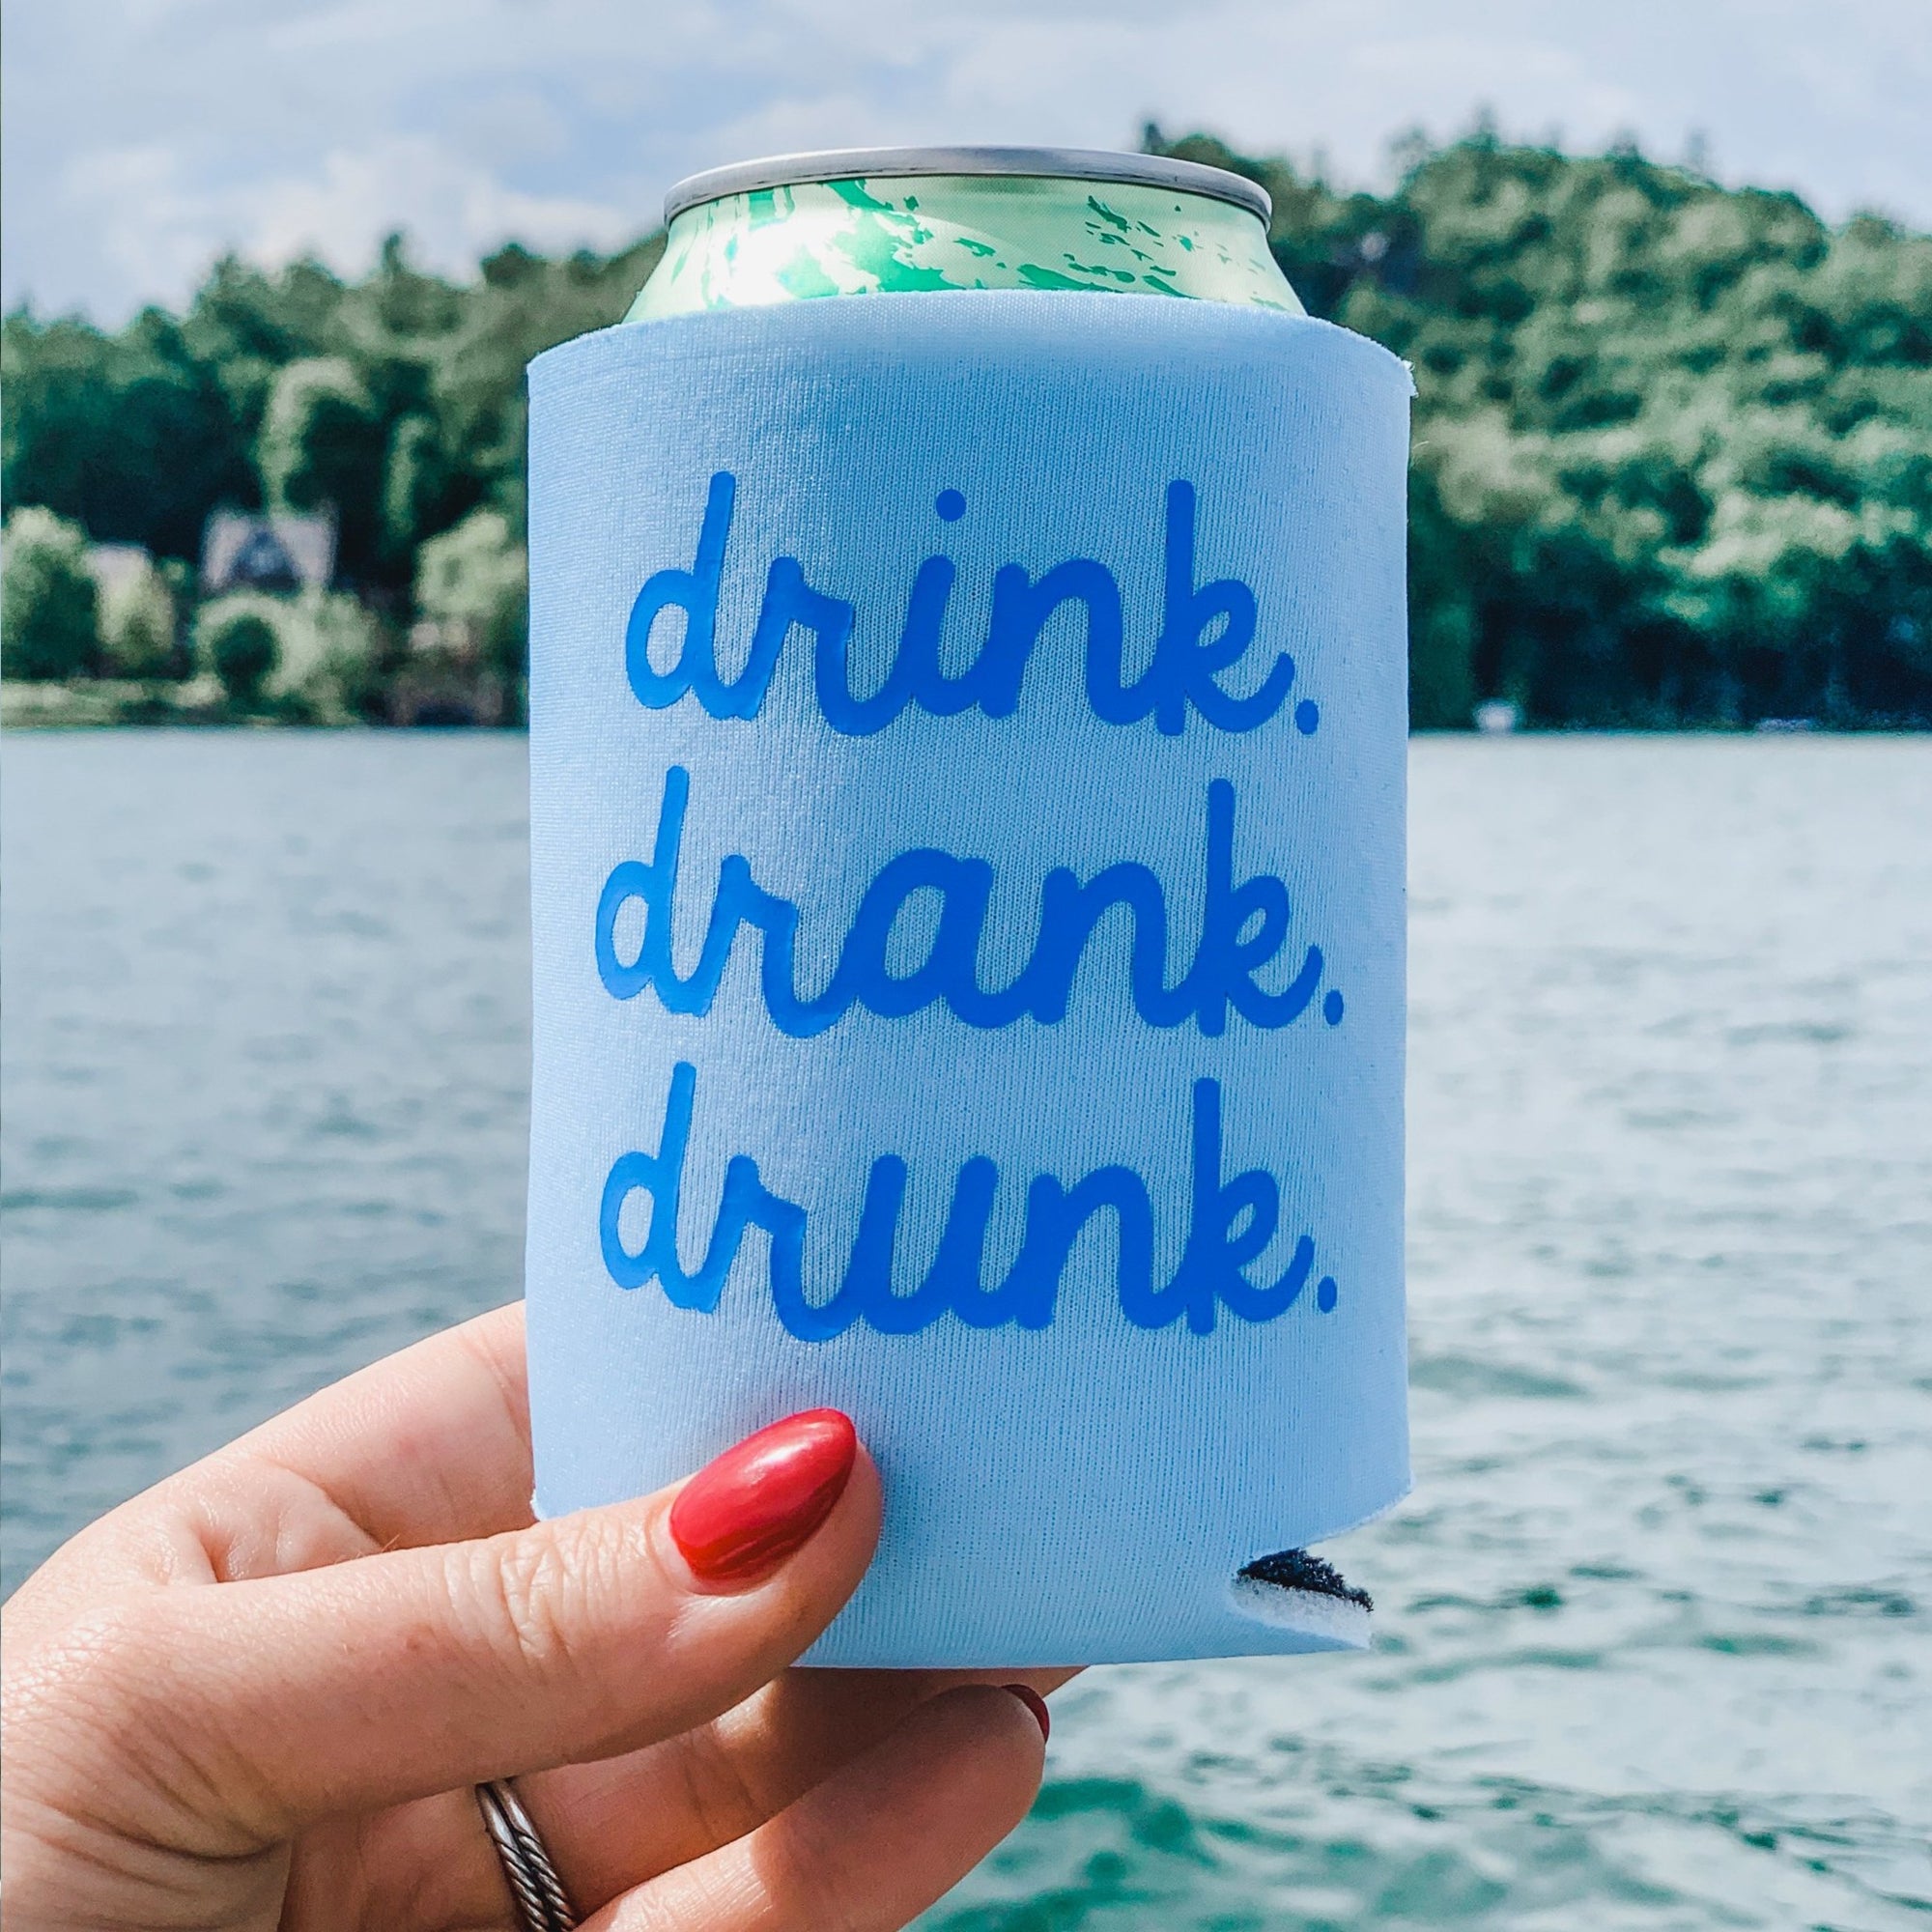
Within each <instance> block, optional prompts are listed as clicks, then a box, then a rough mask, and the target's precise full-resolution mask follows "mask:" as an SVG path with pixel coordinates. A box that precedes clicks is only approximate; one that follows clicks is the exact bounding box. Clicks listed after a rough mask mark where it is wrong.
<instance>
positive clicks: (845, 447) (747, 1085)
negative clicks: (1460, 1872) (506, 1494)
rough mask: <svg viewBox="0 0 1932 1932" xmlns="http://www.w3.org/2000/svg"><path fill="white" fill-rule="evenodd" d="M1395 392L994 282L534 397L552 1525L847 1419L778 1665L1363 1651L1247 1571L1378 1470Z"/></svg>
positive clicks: (1180, 322) (1397, 1312)
mask: <svg viewBox="0 0 1932 1932" xmlns="http://www.w3.org/2000/svg"><path fill="white" fill-rule="evenodd" d="M1409 394H1410V384H1409V381H1408V377H1407V373H1406V370H1405V369H1404V367H1403V365H1402V364H1401V363H1400V362H1399V361H1398V360H1397V359H1396V358H1395V357H1394V356H1392V355H1388V354H1387V353H1386V352H1385V351H1383V350H1381V349H1379V348H1378V347H1377V346H1376V345H1374V344H1373V343H1370V342H1368V341H1366V340H1364V339H1363V338H1361V337H1359V336H1356V335H1352V334H1350V333H1349V332H1348V331H1346V330H1343V329H1340V328H1336V327H1330V326H1328V325H1326V324H1323V323H1319V322H1312V321H1309V320H1307V319H1305V318H1298V317H1289V316H1284V315H1281V314H1277V313H1273V312H1270V311H1267V310H1264V309H1259V308H1238V307H1233V306H1223V305H1219V304H1215V303H1209V302H1189V301H1176V300H1168V299H1163V298H1158V297H1136V296H1121V297H1104V296H1079V297H1069V296H1065V295H1052V294H1039V295H1035V294H1031V293H1026V292H1013V291H998V292H956V293H943V294H932V295H926V296H921V297H917V298H913V297H897V296H888V297H850V298H826V299H821V300H817V301H811V302H801V303H796V304H791V305H787V306H781V307H773V308H760V309H740V310H733V311H729V312H725V313H719V314H713V315H691V316H680V317H675V318H671V319H668V320H665V321H660V322H654V323H649V324H644V325H641V326H635V327H624V328H616V329H610V330H606V331H604V332H602V333H600V334H595V335H590V336H585V337H582V338H580V339H579V340H577V341H574V342H571V343H568V344H566V345H564V346H563V347H562V348H559V349H556V350H553V351H552V352H550V353H549V354H548V355H543V356H540V357H539V358H538V359H537V360H536V361H535V362H534V363H533V364H532V365H531V371H530V412H531V413H530V569H531V726H530V783H531V839H532V845H531V863H532V904H533V920H534V947H535V1076H534V1092H533V1109H532V1129H531V1162H530V1172H531V1179H530V1213H529V1255H528V1276H527V1293H528V1313H529V1337H530V1395H531V1421H532V1429H533V1433H534V1438H535V1450H536V1475H537V1507H538V1509H539V1511H540V1512H541V1513H543V1514H547V1515H548V1514H556V1513H559V1512H562V1511H566V1510H572V1509H577V1508H580V1507H583V1506H585V1505H589V1504H595V1503H602V1502H608V1501H611V1500H614V1499H616V1498H619V1497H624V1496H629V1495H634V1494H638V1493H640V1492H646V1491H649V1490H652V1489H655V1488H657V1487H658V1486H660V1485H662V1484H664V1483H667V1482H668V1481H671V1480H673V1479H675V1478H676V1477H678V1476H681V1475H683V1474H685V1473H687V1472H689V1471H690V1470H692V1469H694V1468H696V1467H697V1466H698V1465H699V1464H701V1463H704V1462H705V1461H706V1460H707V1459H709V1458H710V1457H711V1456H713V1455H715V1454H716V1453H718V1452H719V1451H720V1450H722V1449H724V1448H725V1447H726V1446H728V1445H729V1444H730V1443H731V1442H733V1441H735V1440H736V1439H738V1438H739V1437H740V1436H742V1435H746V1434H748V1433H749V1432H750V1431H752V1430H753V1429H755V1428H758V1427H760V1426H762V1425H763V1424H766V1423H769V1422H772V1421H774V1420H776V1419H778V1418H779V1417H781V1416H783V1415H786V1414H789V1413H791V1412H792V1411H794V1410H797V1409H801V1408H807V1407H813V1406H821V1405H824V1406H837V1407H839V1408H843V1409H844V1410H846V1411H847V1412H848V1413H849V1414H850V1415H851V1416H852V1417H853V1419H854V1420H855V1421H856V1423H857V1424H858V1426H859V1429H860V1432H861V1434H862V1435H863V1436H864V1439H865V1440H866V1442H867V1445H868V1447H869V1448H870V1450H871V1452H872V1454H873V1455H874V1457H875V1458H876V1459H877V1461H878V1463H879V1466H880V1470H881V1473H882V1475H883V1478H884V1482H885V1493H886V1520H885V1528H884V1532H883V1535H882V1539H881V1543H880V1547H879V1551H878V1555H877V1557H876V1559H875V1560H874V1563H873V1565H872V1568H871V1569H870V1571H869V1572H868V1573H867V1577H866V1579H865V1581H864V1582H863V1583H862V1585H861V1586H860V1589H859V1591H858V1593H857V1595H856V1596H855V1597H854V1598H853V1600H852V1602H851V1604H850V1605H848V1606H847V1607H846V1609H845V1610H844V1611H843V1612H842V1613H841V1614H840V1615H839V1617H838V1619H837V1621H836V1622H835V1623H834V1624H833V1625H832V1627H831V1628H830V1630H829V1631H828V1632H827V1633H826V1634H825V1635H824V1636H823V1637H822V1638H821V1639H820V1640H819V1642H818V1644H817V1645H816V1646H815V1647H814V1648H813V1649H812V1651H811V1652H810V1653H809V1654H808V1658H807V1661H808V1662H818V1663H836V1664H874V1665H961V1666H964V1665H979V1666H996V1665H1019V1664H1045V1663H1061V1662H1065V1663H1072V1662H1109V1661H1122V1660H1130V1659H1153V1658H1179V1657H1199V1656H1218V1655H1230V1654H1245V1653H1257V1652H1274V1651H1294V1650H1308V1649H1321V1648H1332V1647H1337V1646H1339V1645H1344V1644H1348V1643H1351V1642H1359V1641H1361V1640H1362V1627H1361V1625H1360V1623H1359V1622H1358V1621H1351V1620H1350V1617H1349V1616H1347V1615H1345V1614H1342V1610H1343V1609H1345V1608H1349V1607H1351V1606H1346V1605H1340V1604H1339V1600H1331V1602H1330V1603H1329V1604H1327V1605H1324V1604H1323V1602H1322V1601H1321V1600H1320V1599H1319V1598H1314V1597H1310V1596H1309V1595H1307V1594H1306V1593H1305V1592H1302V1591H1277V1590H1275V1589H1273V1588H1272V1586H1270V1585H1267V1584H1263V1583H1258V1582H1256V1581H1255V1580H1254V1579H1253V1578H1243V1577H1241V1576H1240V1573H1241V1572H1242V1571H1243V1569H1245V1568H1246V1567H1247V1566H1248V1565H1250V1564H1251V1563H1252V1562H1254V1560H1255V1559H1256V1558H1258V1557H1262V1556H1264V1555H1266V1554H1267V1553H1268V1552H1272V1551H1280V1550H1284V1549H1290V1548H1295V1549H1298V1548H1302V1547H1304V1546H1306V1545H1307V1544H1309V1543H1311V1542H1314V1541H1316V1540H1318V1539H1321V1538H1326V1537H1330V1536H1333V1535H1335V1534H1337V1533H1338V1532H1340V1531H1342V1530H1345V1529H1347V1528H1349V1527H1350V1526H1351V1525H1353V1524H1356V1523H1359V1522H1361V1521H1363V1520H1366V1519H1367V1518H1369V1517H1372V1516H1374V1515H1376V1514H1378V1512H1380V1511H1381V1510H1383V1509H1385V1508H1387V1507H1388V1506H1389V1505H1390V1504H1391V1503H1392V1502H1394V1501H1395V1500H1396V1499H1397V1497H1399V1496H1400V1495H1401V1494H1402V1493H1403V1492H1404V1491H1405V1489H1406V1485H1407V1479H1408V1478H1407V1435H1406V1373H1405V1350H1404V1334H1403V1272H1402V1270H1403V1255H1402V1205H1403V1197H1402V1151H1403V1150H1402V1073H1403V1027H1404V785H1405V754H1406V649H1405V587H1404V531H1405V472H1406V457H1407V420H1408V417H1407V411H1408V397H1409ZM1331 1611H1332V1612H1333V1613H1332V1614H1331Z"/></svg>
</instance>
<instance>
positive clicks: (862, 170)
mask: <svg viewBox="0 0 1932 1932" xmlns="http://www.w3.org/2000/svg"><path fill="white" fill-rule="evenodd" d="M909 175H1027V176H1036V177H1040V178H1044V179H1047V180H1054V179H1059V180H1065V181H1093V182H1122V183H1125V184H1127V185H1130V186H1135V187H1166V188H1174V189H1177V190H1178V191H1179V192H1180V193H1182V194H1199V195H1206V196H1208V198H1209V199H1211V200H1214V201H1226V202H1232V203H1233V204H1234V205H1235V206H1236V208H1243V209H1246V210H1247V211H1248V213H1250V214H1254V215H1258V216H1259V217H1260V219H1261V223H1262V226H1263V227H1264V228H1265V227H1266V226H1267V224H1268V221H1269V218H1270V217H1271V216H1272V214H1273V213H1274V203H1273V202H1272V201H1271V200H1269V198H1268V192H1267V189H1266V188H1264V187H1263V186H1262V185H1261V184H1260V183H1259V182H1251V181H1249V180H1248V179H1247V177H1246V176H1245V175H1237V174H1231V173H1230V172H1229V171H1228V170H1227V169H1226V168H1210V167H1208V165H1207V164H1206V163H1205V162H1202V161H1182V160H1175V159H1171V158H1169V157H1168V156H1165V155H1125V154H1115V153H1112V152H1110V151H1109V150H1107V149H1104V148H825V149H821V150H818V151H815V152H813V153H810V154H801V155H767V156H762V157H761V158H759V159H757V160H751V161H733V162H731V163H730V164H729V165H728V166H725V167H722V168H706V169H705V170H704V171H703V173H701V174H695V175H687V176H686V177H685V178H684V180H682V181H681V182H679V183H677V184H676V185H675V186H673V187H672V188H671V190H670V192H669V193H668V194H667V195H666V196H665V204H664V218H665V225H666V226H667V227H668V226H669V225H670V224H671V223H672V222H673V221H675V220H676V219H677V217H678V216H679V215H680V214H682V213H685V212H686V211H687V210H688V209H693V208H696V207H699V206H700V205H701V204H703V203H704V202H707V201H718V200H720V199H722V198H723V197H724V196H725V195H727V194H751V193H755V192H756V191H757V190H758V189H760V188H770V187H792V186H796V185H800V184H802V183H806V182H829V181H863V180H866V179H867V178H880V177H883V178H893V177H905V176H909Z"/></svg>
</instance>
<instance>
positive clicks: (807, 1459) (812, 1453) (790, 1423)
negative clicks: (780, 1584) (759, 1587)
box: [670, 1408, 859, 1583]
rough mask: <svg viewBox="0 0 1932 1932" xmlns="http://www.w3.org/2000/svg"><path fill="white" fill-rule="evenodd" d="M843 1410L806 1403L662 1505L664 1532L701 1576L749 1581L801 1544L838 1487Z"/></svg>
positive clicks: (846, 1456)
mask: <svg viewBox="0 0 1932 1932" xmlns="http://www.w3.org/2000/svg"><path fill="white" fill-rule="evenodd" d="M858 1452H859V1437H858V1435H857V1432H856V1431H855V1430H854V1429H853V1427H852V1422H851V1418H850V1417H849V1416H845V1415H841V1414H840V1413H839V1412H838V1409H836V1408H809V1409H807V1410H806V1411H805V1412H804V1413H803V1414H801V1415H789V1416H787V1417H786V1418H785V1419H784V1420H783V1421H782V1422H775V1423H773V1424H772V1425H771V1427H770V1428H769V1429H761V1430H759V1431H758V1433H757V1434H756V1435H748V1436H746V1437H745V1439H744V1441H742V1442H740V1443H739V1444H738V1445H737V1447H736V1448H733V1449H727V1450H725V1453H724V1455H722V1456H720V1457H719V1458H718V1459H717V1461H716V1462H712V1463H706V1464H705V1465H704V1467H703V1468H701V1469H700V1470H698V1472H697V1474H696V1475H695V1476H694V1477H692V1479H691V1481H690V1482H688V1483H687V1484H685V1486H684V1488H683V1489H682V1490H680V1491H679V1492H678V1495H677V1500H676V1501H675V1502H674V1503H672V1504H671V1506H670V1533H671V1540H672V1541H673V1542H674V1543H675V1544H676V1545H677V1547H678V1549H679V1551H680V1553H681V1554H682V1555H683V1557H684V1560H685V1561H686V1562H687V1563H689V1564H690V1565H691V1568H692V1571H693V1574H694V1575H696V1577H698V1578H699V1580H700V1581H702V1582H706V1583H749V1582H751V1581H752V1580H753V1578H755V1577H761V1576H763V1575H764V1574H765V1573H766V1572H767V1571H769V1570H773V1569H776V1568H777V1567H778V1565H779V1564H780V1563H781V1562H783V1560H784V1559H785V1558H786V1557H787V1556H789V1555H791V1553H792V1552H793V1551H794V1550H796V1549H800V1548H803V1547H804V1546H805V1545H806V1544H807V1543H809V1542H810V1540H811V1537H812V1534H813V1532H814V1531H815V1530H817V1528H818V1526H819V1525H820V1524H821V1523H822V1522H823V1521H824V1520H825V1519H826V1518H827V1517H829V1516H830V1515H831V1514H832V1510H833V1506H834V1505H835V1504H836V1503H837V1502H838V1498H839V1497H840V1496H841V1495H843V1494H844V1493H845V1485H846V1482H847V1481H848V1480H849V1479H850V1477H851V1474H852V1463H853V1459H854V1458H855V1457H856V1456H857V1454H858Z"/></svg>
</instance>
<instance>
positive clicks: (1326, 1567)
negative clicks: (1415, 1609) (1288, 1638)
mask: <svg viewBox="0 0 1932 1932" xmlns="http://www.w3.org/2000/svg"><path fill="white" fill-rule="evenodd" d="M1230 1595H1231V1597H1232V1599H1233V1601H1234V1605H1235V1607H1236V1609H1237V1610H1238V1611H1239V1612H1240V1613H1241V1614H1242V1615H1243V1616H1246V1617H1252V1618H1254V1619H1255V1621H1256V1622H1257V1623H1264V1624H1269V1625H1272V1626H1274V1627H1275V1628H1277V1629H1281V1630H1293V1631H1298V1632H1300V1633H1302V1634H1304V1635H1306V1636H1308V1637H1310V1638H1312V1639H1314V1640H1315V1643H1314V1646H1313V1647H1317V1648H1323V1649H1326V1648H1334V1649H1338V1650H1366V1649H1367V1648H1368V1647H1369V1615H1370V1612H1371V1611H1372V1610H1374V1608H1375V1602H1374V1600H1373V1599H1372V1598H1371V1597H1370V1595H1369V1593H1368V1592H1367V1591H1366V1590H1358V1589H1356V1587H1355V1586H1354V1585H1353V1584H1352V1583H1350V1581H1349V1580H1348V1579H1347V1578H1346V1577H1344V1576H1343V1575H1342V1573H1341V1572H1340V1571H1339V1570H1337V1569H1336V1568H1335V1566H1334V1565H1333V1564H1332V1563H1327V1562H1324V1561H1323V1560H1322V1559H1321V1557H1319V1556H1314V1555H1311V1554H1310V1553H1309V1552H1308V1551H1307V1550H1305V1549H1277V1550H1275V1551H1274V1552H1273V1553H1272V1554H1270V1555H1267V1556H1257V1557H1256V1558H1255V1560H1254V1561H1253V1562H1252V1563H1249V1564H1246V1565H1244V1566H1243V1567H1242V1569H1241V1570H1240V1571H1239V1573H1238V1574H1237V1575H1236V1577H1235V1580H1234V1583H1233V1586H1232V1588H1231V1590H1230Z"/></svg>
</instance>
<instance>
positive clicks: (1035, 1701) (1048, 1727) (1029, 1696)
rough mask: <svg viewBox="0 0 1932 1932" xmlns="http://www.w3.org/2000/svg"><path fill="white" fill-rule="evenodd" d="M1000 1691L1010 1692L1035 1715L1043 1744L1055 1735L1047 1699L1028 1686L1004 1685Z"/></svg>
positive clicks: (1034, 1718)
mask: <svg viewBox="0 0 1932 1932" xmlns="http://www.w3.org/2000/svg"><path fill="white" fill-rule="evenodd" d="M1000 1689H1001V1690H1010V1691H1011V1692H1012V1693H1013V1695H1014V1696H1015V1697H1017V1698H1018V1699H1019V1700H1020V1702H1021V1703H1022V1704H1024V1705H1025V1706H1026V1707H1027V1709H1028V1710H1029V1711H1031V1712H1032V1713H1033V1720H1034V1722H1035V1723H1036V1724H1037V1725H1038V1726H1039V1735H1040V1739H1041V1742H1042V1743H1043V1742H1044V1741H1045V1740H1046V1739H1048V1738H1050V1737H1051V1736H1052V1735H1053V1719H1052V1717H1051V1716H1050V1715H1049V1713H1048V1711H1047V1708H1046V1699H1045V1698H1044V1697H1042V1696H1041V1695H1040V1694H1039V1692H1038V1691H1037V1690H1034V1688H1033V1687H1032V1686H1031V1685H1028V1684H1002V1685H1001V1686H1000Z"/></svg>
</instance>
